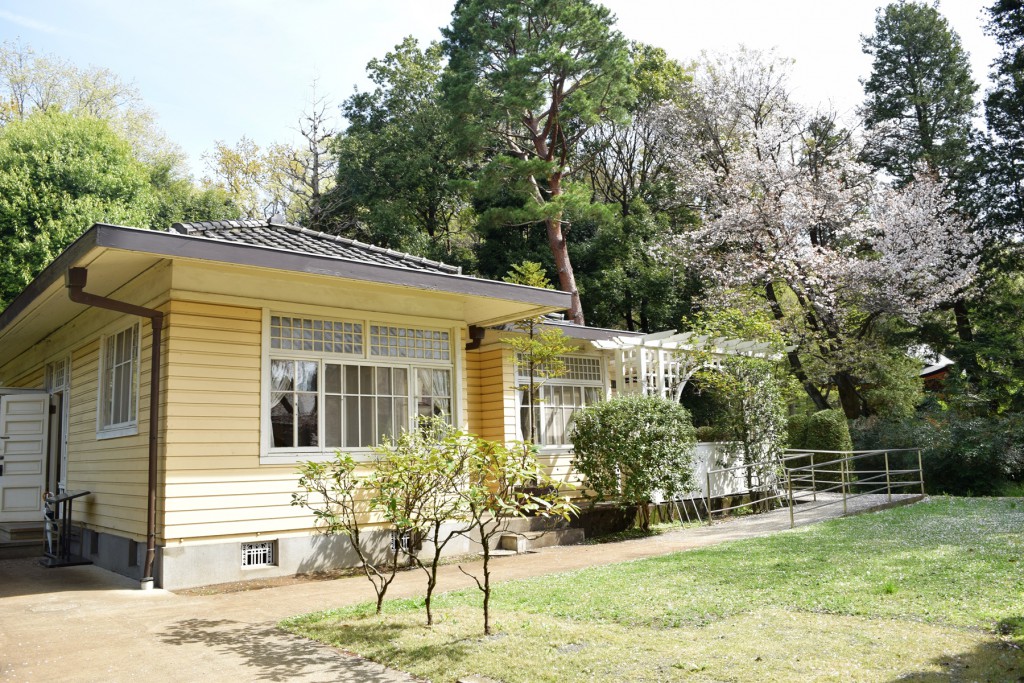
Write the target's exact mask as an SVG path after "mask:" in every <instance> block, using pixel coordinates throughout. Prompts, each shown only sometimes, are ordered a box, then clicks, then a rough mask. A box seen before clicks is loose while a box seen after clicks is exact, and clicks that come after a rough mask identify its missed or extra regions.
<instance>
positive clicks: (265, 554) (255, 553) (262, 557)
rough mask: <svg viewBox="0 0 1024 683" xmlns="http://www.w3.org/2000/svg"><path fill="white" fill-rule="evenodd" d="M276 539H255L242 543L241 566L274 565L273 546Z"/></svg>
mask: <svg viewBox="0 0 1024 683" xmlns="http://www.w3.org/2000/svg"><path fill="white" fill-rule="evenodd" d="M276 544H277V543H276V541H256V542H253V543H243V544H242V567H243V568H251V567H272V566H274V546H275V545H276Z"/></svg>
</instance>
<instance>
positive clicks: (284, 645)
mask: <svg viewBox="0 0 1024 683" xmlns="http://www.w3.org/2000/svg"><path fill="white" fill-rule="evenodd" d="M158 637H159V638H160V640H162V641H163V642H164V643H167V644H169V645H181V646H187V645H201V646H203V647H209V648H214V649H215V650H216V651H217V652H218V653H220V654H229V655H234V656H235V657H237V658H238V659H239V660H241V665H242V666H243V667H245V669H244V671H243V672H240V675H239V678H240V679H242V680H253V681H295V680H304V679H305V678H306V677H308V680H330V681H367V682H368V683H383V682H385V681H387V682H389V683H390V682H393V681H396V680H400V679H401V677H400V676H396V672H390V671H387V670H386V669H385V668H384V667H382V666H381V665H379V664H376V663H374V662H371V661H368V660H365V659H361V658H359V657H355V656H352V655H348V654H345V653H343V652H340V651H338V650H335V649H332V648H329V647H326V646H324V645H319V644H317V643H314V642H312V641H309V640H305V639H304V638H299V637H298V636H293V635H290V634H288V633H286V632H284V631H282V630H280V629H278V628H276V627H274V626H267V625H265V624H245V623H241V622H237V621H231V620H227V619H221V620H209V619H186V620H183V621H179V622H177V623H176V624H174V625H173V626H171V627H169V628H168V629H166V630H165V632H164V633H161V634H159V636H158ZM407 680H413V679H411V678H409V679H407Z"/></svg>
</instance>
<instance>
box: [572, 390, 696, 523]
mask: <svg viewBox="0 0 1024 683" xmlns="http://www.w3.org/2000/svg"><path fill="white" fill-rule="evenodd" d="M572 442H573V446H574V449H575V451H576V463H575V464H576V468H577V469H578V470H579V472H580V473H581V474H583V476H584V477H585V480H586V484H585V485H586V486H587V487H589V488H590V489H592V490H593V491H594V493H595V495H596V497H597V499H599V500H601V499H607V498H617V499H619V500H621V501H622V502H624V503H631V504H636V505H639V506H640V514H641V527H642V528H644V529H646V528H647V527H648V526H649V524H650V520H649V518H648V516H647V514H646V513H647V505H648V504H649V503H650V500H651V493H652V492H653V491H661V492H662V493H664V494H665V496H667V497H669V498H672V497H675V496H676V495H677V494H680V493H683V492H685V491H688V490H690V489H691V487H692V478H693V451H694V449H693V446H694V442H695V433H694V429H693V423H692V422H691V420H690V414H689V413H688V412H687V411H686V409H685V408H683V407H682V406H681V405H679V404H678V403H675V402H673V401H668V400H665V399H662V398H658V397H655V396H639V395H629V396H621V397H618V398H614V399H612V400H610V401H606V402H604V403H599V404H597V405H595V406H592V407H590V408H587V409H585V410H582V411H580V412H579V413H577V415H576V426H575V432H574V434H573V436H572ZM620 484H621V485H620Z"/></svg>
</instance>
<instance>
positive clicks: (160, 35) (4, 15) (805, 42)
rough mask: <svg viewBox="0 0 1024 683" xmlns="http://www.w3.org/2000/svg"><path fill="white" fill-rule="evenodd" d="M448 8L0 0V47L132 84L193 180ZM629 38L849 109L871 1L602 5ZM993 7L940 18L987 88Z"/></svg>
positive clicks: (283, 133) (951, 5) (952, 10)
mask: <svg viewBox="0 0 1024 683" xmlns="http://www.w3.org/2000/svg"><path fill="white" fill-rule="evenodd" d="M453 4H454V3H453V0H419V1H416V0H376V2H368V1H366V0H363V1H362V2H353V1H350V0H333V1H331V0H290V1H289V2H282V1H278V2H272V1H270V0H204V1H198V0H167V1H164V2H150V1H147V0H134V1H128V0H45V1H44V0H35V1H28V2H23V1H18V0H0V40H13V39H20V40H21V41H22V42H23V43H26V44H28V45H30V46H32V47H33V48H34V49H35V50H36V51H37V52H44V53H53V54H56V55H59V56H61V57H64V58H66V59H68V60H70V61H72V62H74V63H75V64H78V65H80V66H85V65H89V64H92V65H95V66H102V67H106V68H109V69H111V70H112V71H114V72H115V73H117V74H118V75H120V76H121V77H122V78H123V79H125V80H127V81H131V82H134V84H135V85H136V86H137V87H138V88H139V90H140V91H141V93H142V96H143V98H144V99H145V101H146V103H147V104H148V105H149V106H150V107H151V108H152V109H153V110H154V111H155V112H156V113H157V116H158V117H159V123H160V125H161V127H162V128H163V129H164V131H165V133H166V134H167V136H168V137H169V138H170V139H171V140H173V141H175V142H177V143H178V144H179V145H181V146H182V148H183V149H184V150H185V151H186V153H187V154H188V155H189V160H190V164H191V167H192V168H193V170H194V171H195V172H196V173H197V175H198V174H200V173H201V172H202V168H203V166H202V162H201V160H200V156H201V155H202V153H203V152H204V151H205V150H208V149H209V148H210V147H212V145H213V143H214V141H215V140H223V141H225V142H228V143H229V144H231V143H234V142H235V141H236V140H238V139H239V138H240V137H241V136H242V135H248V136H249V137H250V138H252V139H254V140H255V141H256V142H258V143H259V144H261V145H265V144H269V143H271V142H274V141H281V142H288V141H291V140H293V139H294V137H295V133H294V128H295V126H296V122H297V120H298V118H299V115H300V113H301V112H302V110H303V107H304V106H305V105H306V102H307V101H308V99H309V95H310V88H309V86H310V84H311V83H312V82H313V80H314V78H315V79H317V83H318V85H317V89H318V92H319V93H320V94H324V95H327V96H328V97H329V98H330V99H331V101H333V102H334V104H335V105H337V104H340V102H341V101H342V100H344V99H345V98H346V97H348V96H349V95H350V94H351V93H352V91H353V87H359V88H366V87H368V81H367V80H366V78H365V66H366V63H367V62H368V61H369V60H370V59H372V58H374V57H380V56H383V55H384V53H386V52H387V51H388V50H390V49H391V48H393V47H394V46H395V45H396V44H397V43H398V42H400V41H401V40H402V38H403V37H404V36H407V35H413V36H415V37H416V38H418V39H419V40H420V41H421V42H424V43H425V42H428V41H430V40H435V39H438V38H440V31H439V27H441V26H443V25H446V24H447V23H448V21H449V19H450V16H451V9H452V6H453ZM604 4H605V5H607V6H608V7H609V8H611V9H612V11H613V12H614V13H615V14H616V15H617V16H618V18H619V22H618V28H619V29H620V30H621V31H622V32H623V33H624V34H625V35H626V36H627V37H628V38H630V39H632V40H641V41H644V42H648V43H652V44H654V45H658V46H660V47H663V48H665V49H666V50H667V51H668V53H669V55H670V56H672V57H675V58H677V59H681V60H688V59H691V58H693V57H696V56H697V55H698V54H699V53H700V52H701V51H702V50H711V51H728V50H730V49H733V48H735V47H736V46H737V45H739V44H741V43H742V44H745V45H747V46H748V47H752V48H761V49H769V48H772V47H775V48H776V49H777V51H778V53H779V54H780V55H784V56H787V57H791V58H793V59H794V60H796V63H795V65H794V69H793V84H794V88H795V94H796V98H797V99H798V100H799V101H801V102H803V103H804V104H807V105H810V106H817V105H831V106H833V107H835V108H836V109H837V110H839V111H840V112H850V111H852V108H853V107H854V106H855V105H856V104H857V103H858V102H859V101H860V99H861V97H862V93H861V88H860V84H859V83H858V80H857V79H858V78H861V77H864V76H866V75H867V73H868V71H869V69H870V61H869V60H868V58H867V57H866V56H865V55H863V54H862V53H861V51H860V38H859V37H860V35H861V34H863V33H870V32H871V31H872V29H873V25H874V16H875V8H876V7H877V6H878V5H879V4H884V3H880V2H879V0H772V1H770V2H768V1H766V0H717V1H709V0H607V1H606V2H605V3H604ZM988 4H990V1H988V0H986V1H982V0H955V1H954V0H945V2H943V3H942V4H941V5H940V7H939V9H940V11H941V12H943V14H945V15H946V17H947V18H948V19H949V21H950V23H951V25H952V26H953V28H954V30H956V31H957V32H958V33H959V34H960V36H961V38H962V39H963V41H964V45H965V46H966V48H967V49H968V51H969V52H970V53H971V56H972V62H973V66H974V71H975V78H976V79H977V80H979V82H982V83H983V84H984V83H985V80H984V79H985V75H986V73H987V71H988V65H989V63H990V62H991V61H992V59H993V58H994V57H995V54H996V50H995V47H994V45H993V43H992V41H991V40H990V39H988V38H987V37H985V36H984V35H983V33H982V30H981V26H982V17H981V13H982V10H983V9H984V7H985V6H986V5H988Z"/></svg>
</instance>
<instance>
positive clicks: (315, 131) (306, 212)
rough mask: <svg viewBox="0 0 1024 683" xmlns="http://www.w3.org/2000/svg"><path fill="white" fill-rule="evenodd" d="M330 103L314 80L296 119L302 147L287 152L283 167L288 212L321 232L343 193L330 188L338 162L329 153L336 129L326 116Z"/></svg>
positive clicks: (338, 204) (339, 204)
mask: <svg viewBox="0 0 1024 683" xmlns="http://www.w3.org/2000/svg"><path fill="white" fill-rule="evenodd" d="M329 106H330V100H329V99H328V98H327V97H324V96H319V95H317V91H316V81H315V80H314V81H313V85H312V95H311V98H310V104H309V108H308V109H307V110H305V111H303V112H302V116H301V118H300V119H299V127H298V132H299V134H300V135H301V136H302V143H301V144H302V146H301V147H300V148H299V149H293V150H292V151H291V152H290V154H289V155H288V156H287V157H286V159H285V161H286V164H285V165H284V169H283V172H284V176H285V178H286V181H287V183H288V190H289V194H290V198H289V202H288V204H289V210H290V213H292V215H294V216H296V218H297V219H298V220H299V222H301V223H302V224H304V225H306V226H307V227H309V228H312V229H313V230H321V231H324V230H325V228H326V226H327V224H328V222H329V220H330V219H329V217H330V216H332V215H333V214H334V213H335V212H336V211H337V209H338V208H339V207H340V206H341V205H342V203H343V202H344V196H343V194H341V193H339V192H332V191H331V190H332V189H333V188H334V187H335V171H336V169H337V166H338V162H337V159H336V158H335V157H334V155H333V154H332V153H331V147H330V143H331V140H333V139H334V136H335V135H336V134H337V132H338V131H337V130H336V129H335V128H334V127H333V126H332V125H331V121H330V117H329V116H328V115H327V111H328V108H329Z"/></svg>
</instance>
